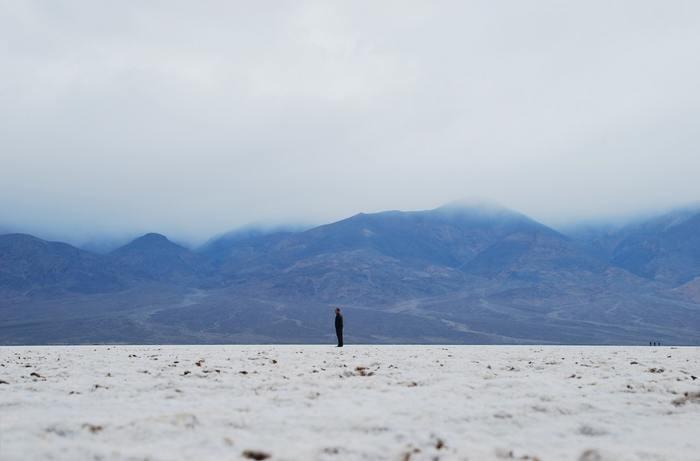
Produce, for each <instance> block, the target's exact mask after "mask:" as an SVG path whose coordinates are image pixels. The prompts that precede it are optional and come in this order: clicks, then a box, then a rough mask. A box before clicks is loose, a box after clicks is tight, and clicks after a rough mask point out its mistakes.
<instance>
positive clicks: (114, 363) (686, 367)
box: [0, 345, 700, 461]
mask: <svg viewBox="0 0 700 461" xmlns="http://www.w3.org/2000/svg"><path fill="white" fill-rule="evenodd" d="M0 365H1V366H0V459H1V460H2V461H14V460H22V461H25V460H49V459H55V460H154V461H155V460H174V459H183V460H185V459H187V460H190V459H192V460H198V461H203V460H237V459H269V460H338V461H340V460H356V459H357V460H375V459H377V460H397V461H408V460H412V461H416V460H490V459H521V460H535V459H539V460H581V461H595V460H700V379H696V377H698V376H700V348H691V347H678V348H674V347H578V346H571V347H564V346H542V347H538V346H444V347H442V346H352V345H351V346H347V347H345V348H343V349H339V348H335V347H331V346H95V347H93V346H76V347H63V346H55V347H49V346H47V347H1V348H0Z"/></svg>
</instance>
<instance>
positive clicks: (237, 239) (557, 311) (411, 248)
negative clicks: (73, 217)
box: [0, 204, 700, 345]
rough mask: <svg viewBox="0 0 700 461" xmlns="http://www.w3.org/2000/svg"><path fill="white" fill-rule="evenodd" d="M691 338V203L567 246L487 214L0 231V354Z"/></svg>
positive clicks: (524, 223) (695, 268) (530, 224)
mask: <svg viewBox="0 0 700 461" xmlns="http://www.w3.org/2000/svg"><path fill="white" fill-rule="evenodd" d="M334 306H340V307H341V308H343V311H344V313H345V319H346V320H345V324H346V336H347V341H348V342H349V343H352V342H356V343H357V342H362V343H444V344H448V343H467V344H470V343H488V344H516V343H517V344H535V343H542V344H545V343H563V344H648V343H649V341H661V342H663V343H666V344H695V345H697V344H700V208H686V209H680V210H674V211H672V212H669V213H667V214H664V215H661V216H656V217H653V218H650V219H647V220H643V221H639V222H635V223H633V224H629V225H627V226H623V227H619V228H616V229H610V228H603V227H601V228H593V229H591V228H588V229H586V231H585V232H583V231H572V232H567V233H566V234H564V233H561V232H558V231H556V230H554V229H552V228H550V227H548V226H545V225H544V224H541V223H539V222H537V221H535V220H533V219H531V218H529V217H527V216H525V215H523V214H520V213H517V212H514V211H511V210H507V209H503V208H497V207H485V206H465V205H458V204H455V205H448V206H444V207H441V208H437V209H434V210H427V211H415V212H402V211H387V212H382V213H373V214H363V213H361V214H358V215H355V216H352V217H349V218H347V219H344V220H341V221H338V222H335V223H331V224H326V225H322V226H318V227H314V228H311V229H307V230H287V231H275V232H260V231H248V232H235V233H229V234H225V235H224V236H222V237H220V238H216V239H213V240H212V241H210V242H208V243H207V244H205V245H204V246H202V247H201V248H197V249H189V248H186V247H183V246H181V245H178V244H176V243H173V242H172V241H170V240H168V239H167V238H166V237H165V236H163V235H160V234H146V235H144V236H142V237H139V238H137V239H135V240H133V241H132V242H130V243H128V244H126V245H124V246H122V247H120V248H117V249H116V250H114V251H112V252H110V253H107V254H98V253H94V252H91V251H87V250H84V249H79V248H76V247H74V246H71V245H68V244H65V243H60V242H48V241H45V240H42V239H39V238H36V237H33V236H30V235H26V234H6V235H1V236H0V343H1V344H89V343H262V342H265V343H267V342H274V343H324V342H332V336H333V331H332V315H333V311H332V307H334Z"/></svg>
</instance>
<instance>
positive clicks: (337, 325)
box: [335, 307, 343, 347]
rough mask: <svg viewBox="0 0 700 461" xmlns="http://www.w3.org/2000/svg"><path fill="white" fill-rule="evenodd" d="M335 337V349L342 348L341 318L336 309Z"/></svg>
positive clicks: (338, 309)
mask: <svg viewBox="0 0 700 461" xmlns="http://www.w3.org/2000/svg"><path fill="white" fill-rule="evenodd" d="M335 335H336V336H337V337H338V346H337V347H343V316H342V315H340V308H338V307H336V308H335Z"/></svg>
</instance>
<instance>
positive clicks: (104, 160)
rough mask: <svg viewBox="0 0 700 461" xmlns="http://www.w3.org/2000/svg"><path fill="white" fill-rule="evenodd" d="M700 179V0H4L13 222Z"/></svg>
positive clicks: (265, 214) (160, 226)
mask: <svg viewBox="0 0 700 461" xmlns="http://www.w3.org/2000/svg"><path fill="white" fill-rule="evenodd" d="M473 197H478V198H484V199H488V200H492V201H496V202H499V203H501V204H502V205H504V206H507V207H510V208H514V209H517V210H519V211H521V212H524V213H526V214H528V215H530V216H532V217H534V218H535V219H538V220H540V221H543V222H545V223H548V224H553V225H560V224H562V223H566V222H568V221H570V220H576V219H589V218H591V217H604V218H609V217H615V216H620V215H625V216H626V215H630V214H634V213H638V212H643V211H647V210H650V209H662V208H666V207H672V206H676V205H682V204H686V203H688V202H693V201H697V200H698V199H700V2H698V1H695V0H689V1H672V0H671V1H668V0H663V1H662V0H659V1H655V2H647V1H639V0H630V1H608V0H606V1H600V2H597V1H580V2H561V1H551V2H548V1H531V2H524V1H512V2H507V1H492V0H489V1H483V2H467V1H456V2H447V1H444V2H443V1H439V2H428V1H426V2H406V1H397V2H388V1H387V2H376V1H368V2H357V1H352V2H349V1H348V2H333V1H319V2H301V1H291V2H282V1H274V2H257V1H246V2H243V1H241V2H231V1H221V2H215V1H191V2H173V1H163V2H150V1H133V2H130V1H119V2H107V1H104V2H100V1H93V0H89V1H70V0H67V1H61V2H54V1H48V0H47V1H44V2H38V1H30V0H22V1H13V0H0V228H5V229H11V230H22V231H25V232H33V233H35V234H38V235H42V236H46V237H50V238H58V237H60V238H66V239H69V240H72V241H77V240H80V239H86V238H93V237H94V236H98V235H102V234H105V235H118V234H133V233H139V232H145V231H157V232H162V233H165V234H167V235H169V236H172V237H174V238H176V239H180V240H185V241H190V242H193V243H197V242H201V241H202V240H204V239H206V238H208V237H210V236H211V235H212V234H216V233H219V232H223V231H226V230H230V229H232V228H236V227H238V226H241V225H245V224H249V223H265V224H275V223H286V222H293V223H320V222H325V221H330V220H334V219H337V218H341V217H345V216H347V215H351V214H354V213H357V212H360V211H365V212H371V211H378V210H384V209H407V210H410V209H424V208H432V207H435V206H439V205H441V204H443V203H445V202H450V201H453V200H456V199H463V198H473Z"/></svg>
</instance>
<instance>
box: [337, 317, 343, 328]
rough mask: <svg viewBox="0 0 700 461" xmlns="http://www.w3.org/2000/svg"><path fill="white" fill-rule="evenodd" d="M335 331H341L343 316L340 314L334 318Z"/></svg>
mask: <svg viewBox="0 0 700 461" xmlns="http://www.w3.org/2000/svg"><path fill="white" fill-rule="evenodd" d="M335 329H336V330H342V329H343V316H342V315H340V314H337V315H336V316H335Z"/></svg>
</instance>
